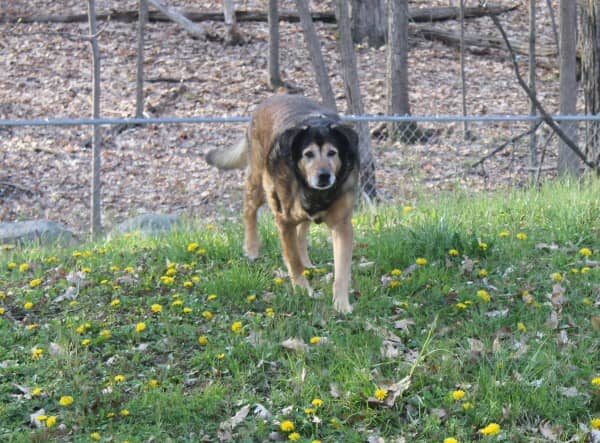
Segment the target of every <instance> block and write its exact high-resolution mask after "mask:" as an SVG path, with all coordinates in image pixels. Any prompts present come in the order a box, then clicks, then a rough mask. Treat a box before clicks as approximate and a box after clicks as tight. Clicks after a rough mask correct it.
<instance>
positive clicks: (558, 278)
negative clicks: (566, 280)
mask: <svg viewBox="0 0 600 443" xmlns="http://www.w3.org/2000/svg"><path fill="white" fill-rule="evenodd" d="M550 277H552V280H555V281H562V280H563V276H562V275H561V273H560V272H553V273H552V274H551V275H550Z"/></svg>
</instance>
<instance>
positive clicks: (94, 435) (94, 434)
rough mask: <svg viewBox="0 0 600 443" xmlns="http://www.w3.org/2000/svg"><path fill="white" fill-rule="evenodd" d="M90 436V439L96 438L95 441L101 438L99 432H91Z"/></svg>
mask: <svg viewBox="0 0 600 443" xmlns="http://www.w3.org/2000/svg"><path fill="white" fill-rule="evenodd" d="M90 438H91V439H92V440H96V441H98V440H100V439H101V438H102V436H101V435H100V433H99V432H92V433H91V434H90Z"/></svg>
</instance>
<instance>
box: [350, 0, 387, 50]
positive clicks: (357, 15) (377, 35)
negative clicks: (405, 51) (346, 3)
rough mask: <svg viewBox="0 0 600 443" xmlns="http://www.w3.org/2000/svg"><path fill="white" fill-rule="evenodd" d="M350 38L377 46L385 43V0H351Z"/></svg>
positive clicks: (355, 41)
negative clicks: (365, 40)
mask: <svg viewBox="0 0 600 443" xmlns="http://www.w3.org/2000/svg"><path fill="white" fill-rule="evenodd" d="M351 4H352V21H351V27H352V40H353V41H354V43H362V41H363V40H364V39H367V43H368V44H369V46H371V47H373V48H379V47H380V46H383V45H384V44H385V39H386V25H387V19H386V16H385V0H352V1H351Z"/></svg>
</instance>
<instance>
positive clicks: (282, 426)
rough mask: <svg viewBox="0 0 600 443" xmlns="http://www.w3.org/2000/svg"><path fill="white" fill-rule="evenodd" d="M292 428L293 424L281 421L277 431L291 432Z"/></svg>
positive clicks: (289, 421) (288, 421)
mask: <svg viewBox="0 0 600 443" xmlns="http://www.w3.org/2000/svg"><path fill="white" fill-rule="evenodd" d="M294 428H295V426H294V422H293V421H291V420H283V421H282V422H281V424H280V425H279V429H281V430H282V431H283V432H290V431H293V430H294Z"/></svg>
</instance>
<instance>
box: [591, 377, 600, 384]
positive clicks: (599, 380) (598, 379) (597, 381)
mask: <svg viewBox="0 0 600 443" xmlns="http://www.w3.org/2000/svg"><path fill="white" fill-rule="evenodd" d="M592 385H593V386H600V377H594V378H592Z"/></svg>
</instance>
